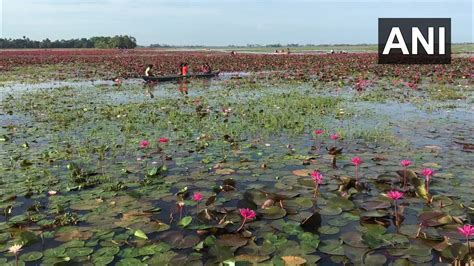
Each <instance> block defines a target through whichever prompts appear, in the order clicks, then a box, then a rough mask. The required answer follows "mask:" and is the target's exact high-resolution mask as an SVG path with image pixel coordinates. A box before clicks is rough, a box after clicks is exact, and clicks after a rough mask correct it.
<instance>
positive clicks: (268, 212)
mask: <svg viewBox="0 0 474 266" xmlns="http://www.w3.org/2000/svg"><path fill="white" fill-rule="evenodd" d="M259 213H261V214H262V217H263V218H264V219H270V220H275V219H280V218H283V217H285V216H286V211H285V209H282V208H280V207H279V206H271V207H269V208H267V209H263V210H259Z"/></svg>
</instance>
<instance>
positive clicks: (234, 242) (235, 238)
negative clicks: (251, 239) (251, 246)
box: [216, 234, 248, 248]
mask: <svg viewBox="0 0 474 266" xmlns="http://www.w3.org/2000/svg"><path fill="white" fill-rule="evenodd" d="M247 242H248V239H247V238H245V237H243V236H242V235H239V234H232V235H231V234H227V235H221V236H219V237H218V238H217V241H216V244H218V245H222V246H227V247H235V248H239V247H242V246H245V245H247Z"/></svg>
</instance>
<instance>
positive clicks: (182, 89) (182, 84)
mask: <svg viewBox="0 0 474 266" xmlns="http://www.w3.org/2000/svg"><path fill="white" fill-rule="evenodd" d="M178 83H179V87H178V91H179V93H181V94H182V95H188V83H189V81H187V80H186V79H183V80H181V81H179V82H178Z"/></svg>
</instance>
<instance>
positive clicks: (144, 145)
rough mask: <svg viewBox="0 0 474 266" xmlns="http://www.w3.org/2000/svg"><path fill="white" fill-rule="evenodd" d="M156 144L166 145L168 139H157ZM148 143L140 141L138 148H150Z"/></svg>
mask: <svg viewBox="0 0 474 266" xmlns="http://www.w3.org/2000/svg"><path fill="white" fill-rule="evenodd" d="M156 142H157V143H167V142H169V139H168V138H159V139H157V140H156ZM150 144H151V143H150V141H148V140H145V139H144V140H140V142H139V144H138V146H139V147H140V149H146V148H148V147H150Z"/></svg>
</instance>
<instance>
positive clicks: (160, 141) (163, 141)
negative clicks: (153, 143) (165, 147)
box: [158, 138, 170, 143]
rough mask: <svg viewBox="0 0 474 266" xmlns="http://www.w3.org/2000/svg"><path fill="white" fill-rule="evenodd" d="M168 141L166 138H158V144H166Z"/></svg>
mask: <svg viewBox="0 0 474 266" xmlns="http://www.w3.org/2000/svg"><path fill="white" fill-rule="evenodd" d="M169 141H170V140H169V139H167V138H159V139H158V142H159V143H167V142H169Z"/></svg>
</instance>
